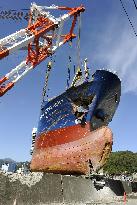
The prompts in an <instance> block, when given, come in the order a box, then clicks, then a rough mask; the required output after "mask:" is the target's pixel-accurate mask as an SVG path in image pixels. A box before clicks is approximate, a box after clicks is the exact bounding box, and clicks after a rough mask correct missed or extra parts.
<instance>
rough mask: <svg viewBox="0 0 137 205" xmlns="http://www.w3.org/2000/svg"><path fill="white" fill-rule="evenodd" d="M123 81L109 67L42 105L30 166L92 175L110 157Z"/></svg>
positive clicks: (43, 169)
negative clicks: (113, 119) (111, 127)
mask: <svg viewBox="0 0 137 205" xmlns="http://www.w3.org/2000/svg"><path fill="white" fill-rule="evenodd" d="M120 95H121V81H120V79H119V78H118V76H117V75H116V74H115V73H113V72H111V71H108V70H105V69H102V70H96V71H95V72H94V74H93V75H92V76H91V78H90V79H89V80H84V81H83V82H82V83H79V84H77V85H75V86H71V87H70V88H68V89H67V90H66V91H65V92H63V93H62V94H60V95H59V96H57V97H54V98H53V99H50V100H47V101H44V102H43V104H42V107H41V112H40V118H39V122H38V129H37V133H36V138H35V144H34V150H33V154H32V160H31V164H30V168H31V170H32V171H44V172H47V173H60V174H79V175H88V174H90V173H92V172H94V171H98V170H99V169H100V168H102V167H103V166H104V164H105V163H106V160H107V159H108V157H109V155H110V153H111V151H112V144H113V134H112V131H111V129H110V128H109V127H108V124H109V122H111V121H112V118H113V116H114V113H115V111H116V109H117V107H118V104H119V102H120Z"/></svg>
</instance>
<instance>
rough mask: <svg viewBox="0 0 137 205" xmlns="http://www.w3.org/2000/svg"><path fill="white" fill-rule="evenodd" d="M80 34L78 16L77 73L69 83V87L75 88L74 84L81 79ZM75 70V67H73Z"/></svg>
mask: <svg viewBox="0 0 137 205" xmlns="http://www.w3.org/2000/svg"><path fill="white" fill-rule="evenodd" d="M80 33H81V15H80V14H79V16H78V41H77V71H76V74H75V76H74V78H73V81H72V83H71V86H75V85H76V82H77V81H79V80H80V79H81V77H82V70H81V68H80ZM74 69H75V66H74Z"/></svg>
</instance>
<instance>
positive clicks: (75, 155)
mask: <svg viewBox="0 0 137 205" xmlns="http://www.w3.org/2000/svg"><path fill="white" fill-rule="evenodd" d="M111 150H112V132H111V130H110V128H108V127H107V126H105V127H101V128H99V129H97V130H95V131H92V132H89V133H88V135H86V136H83V137H81V138H80V139H78V140H76V141H72V142H69V143H65V144H60V145H56V146H50V147H45V148H40V149H38V148H35V150H34V153H33V155H32V160H31V165H30V168H31V170H32V171H44V172H51V173H61V174H74V173H75V174H89V173H90V171H92V170H94V171H96V170H98V169H99V168H101V167H102V166H103V165H104V164H105V162H106V159H107V158H108V157H109V154H110V153H111Z"/></svg>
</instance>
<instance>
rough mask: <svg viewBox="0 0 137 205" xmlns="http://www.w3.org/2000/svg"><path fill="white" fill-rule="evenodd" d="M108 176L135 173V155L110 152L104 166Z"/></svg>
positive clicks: (136, 158) (136, 169) (136, 163)
mask: <svg viewBox="0 0 137 205" xmlns="http://www.w3.org/2000/svg"><path fill="white" fill-rule="evenodd" d="M104 172H106V173H108V174H124V173H125V174H132V173H137V153H133V152H131V151H118V152H112V153H111V154H110V157H109V159H108V161H107V163H106V165H105V166H104Z"/></svg>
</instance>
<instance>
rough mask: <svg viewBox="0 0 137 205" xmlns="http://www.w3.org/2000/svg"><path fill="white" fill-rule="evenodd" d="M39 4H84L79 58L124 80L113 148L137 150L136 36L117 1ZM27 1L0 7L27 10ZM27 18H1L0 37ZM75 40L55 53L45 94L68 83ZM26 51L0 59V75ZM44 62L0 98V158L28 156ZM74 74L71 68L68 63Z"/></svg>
mask: <svg viewBox="0 0 137 205" xmlns="http://www.w3.org/2000/svg"><path fill="white" fill-rule="evenodd" d="M35 2H36V3H37V4H39V5H51V4H55V5H60V6H61V5H65V6H70V7H73V6H78V5H80V4H81V3H82V4H83V5H84V6H85V7H86V11H85V12H84V13H83V15H82V28H81V59H82V60H83V59H84V58H85V57H87V58H88V61H89V67H90V68H91V73H93V72H94V71H95V70H96V69H98V68H99V69H100V68H107V69H110V70H112V71H117V73H118V75H119V76H120V78H121V79H122V96H121V102H120V104H119V107H118V109H117V111H116V114H115V116H114V118H113V120H112V122H111V123H110V124H109V126H110V127H111V129H112V131H113V138H114V145H113V151H117V150H131V151H134V152H137V129H136V127H137V119H136V116H137V108H136V106H137V46H136V45H137V37H136V36H135V35H134V34H133V31H132V28H131V26H130V25H129V22H128V20H127V17H126V15H125V13H124V12H123V10H122V7H121V4H120V1H119V0H111V1H110V0H103V1H102V0H92V1H91V0H86V1H82V0H81V1H80V0H73V1H68V0H66V1H65V0H62V1H52V0H50V1H48V0H47V1H44V0H41V1H38V0H36V1H35ZM30 3H31V1H28V0H24V1H18V0H7V1H3V0H1V2H0V7H1V8H0V9H3V10H5V9H20V8H29V7H30ZM123 3H124V5H125V7H126V9H127V11H128V13H129V16H130V18H131V20H132V21H133V24H134V26H135V28H136V30H137V10H136V9H135V7H134V5H133V2H132V1H131V0H123ZM26 26H27V22H26V21H12V20H0V28H1V30H0V38H3V37H5V36H7V35H9V34H11V33H13V32H15V31H16V30H18V29H21V28H25V27H26ZM75 48H76V40H74V44H73V48H72V49H71V48H69V46H68V45H65V46H64V47H62V48H61V49H60V50H58V52H57V53H56V57H54V58H55V61H56V62H55V64H54V67H53V70H52V72H51V78H50V81H49V88H50V92H49V97H52V96H55V95H58V94H59V93H61V92H63V91H64V89H65V87H66V78H67V65H68V55H70V54H71V56H72V57H73V62H75V61H76V49H75ZM26 55H27V53H26V52H24V51H18V52H16V53H15V54H13V55H11V56H9V57H7V58H5V59H3V60H1V61H0V77H2V76H3V75H4V74H6V73H7V72H9V71H10V70H11V69H12V68H14V67H15V66H16V65H18V64H19V63H20V62H21V61H22V60H24V59H25V56H26ZM47 62H48V60H46V61H44V62H42V63H41V64H40V65H39V66H37V67H36V68H35V70H33V71H32V72H30V73H29V74H28V75H27V76H26V77H24V78H23V79H22V80H21V81H19V82H18V83H17V84H16V85H15V87H14V88H13V89H12V90H11V91H9V92H8V94H6V95H5V96H3V97H2V98H1V99H0V158H5V157H11V158H13V159H15V160H17V161H25V160H29V159H30V158H31V157H30V155H29V150H30V146H31V131H32V128H33V127H36V126H37V123H38V118H39V112H40V104H41V96H42V87H43V83H44V75H45V70H46V64H47ZM72 73H73V67H72Z"/></svg>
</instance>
